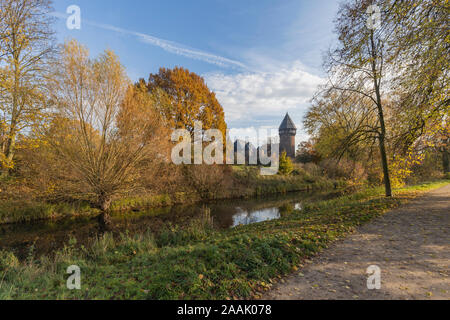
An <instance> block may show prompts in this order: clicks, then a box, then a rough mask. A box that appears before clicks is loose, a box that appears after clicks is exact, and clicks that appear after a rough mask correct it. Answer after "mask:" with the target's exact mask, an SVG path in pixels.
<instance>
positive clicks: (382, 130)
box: [370, 30, 392, 197]
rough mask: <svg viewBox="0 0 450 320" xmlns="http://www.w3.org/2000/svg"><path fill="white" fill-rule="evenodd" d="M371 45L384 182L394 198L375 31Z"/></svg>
mask: <svg viewBox="0 0 450 320" xmlns="http://www.w3.org/2000/svg"><path fill="white" fill-rule="evenodd" d="M370 43H371V47H372V48H371V49H372V75H373V83H374V89H375V94H376V102H377V109H378V120H379V121H380V133H379V136H378V142H379V144H380V156H381V163H382V165H383V180H384V188H385V193H386V197H392V190H391V179H390V177H389V164H388V161H387V155H386V145H385V142H386V141H385V139H386V125H385V123H384V112H383V103H382V101H381V92H380V86H381V82H379V81H380V80H381V70H380V71H378V70H377V65H376V63H377V58H380V59H382V55H381V54H380V56H378V55H377V54H376V46H375V42H374V39H373V30H372V32H371V36H370Z"/></svg>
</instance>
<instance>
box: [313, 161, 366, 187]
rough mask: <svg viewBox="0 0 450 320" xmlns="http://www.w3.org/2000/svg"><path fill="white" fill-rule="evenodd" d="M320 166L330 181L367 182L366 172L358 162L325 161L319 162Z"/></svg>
mask: <svg viewBox="0 0 450 320" xmlns="http://www.w3.org/2000/svg"><path fill="white" fill-rule="evenodd" d="M320 166H321V167H322V168H323V169H324V170H325V173H326V174H327V176H328V177H329V178H331V179H344V180H347V181H349V180H350V181H353V182H355V183H357V182H361V181H366V180H367V173H366V170H365V169H364V167H363V166H362V165H361V163H359V162H355V161H352V160H348V159H341V160H336V159H327V160H323V161H321V162H320Z"/></svg>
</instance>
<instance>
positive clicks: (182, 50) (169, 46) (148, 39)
mask: <svg viewBox="0 0 450 320" xmlns="http://www.w3.org/2000/svg"><path fill="white" fill-rule="evenodd" d="M52 15H53V16H54V17H56V18H59V19H66V18H67V17H68V16H69V15H68V14H65V13H61V12H53V13H52ZM82 23H83V24H86V25H90V26H93V27H96V28H100V29H104V30H108V31H113V32H116V33H120V34H124V35H131V36H134V37H137V38H138V40H139V41H140V42H142V43H146V44H150V45H153V46H156V47H160V48H161V49H163V50H165V51H167V52H170V53H173V54H176V55H179V56H184V57H187V58H191V59H195V60H201V61H204V62H206V63H210V64H214V65H217V66H220V67H231V68H234V69H240V70H246V69H247V67H246V66H245V65H244V64H243V63H241V62H239V61H236V60H232V59H228V58H225V57H221V56H219V55H215V54H212V53H208V52H205V51H202V50H199V49H194V48H190V47H188V46H185V45H182V44H180V43H176V42H174V41H169V40H164V39H160V38H157V37H155V36H151V35H148V34H145V33H140V32H136V31H131V30H126V29H123V28H119V27H115V26H112V25H109V24H102V23H96V22H93V21H89V20H87V19H83V20H82Z"/></svg>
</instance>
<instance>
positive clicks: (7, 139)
mask: <svg viewBox="0 0 450 320" xmlns="http://www.w3.org/2000/svg"><path fill="white" fill-rule="evenodd" d="M52 11H53V9H52V7H51V2H50V1H48V0H0V168H1V170H2V175H3V176H5V175H7V174H8V172H9V169H11V168H12V167H13V165H14V157H15V151H16V143H17V137H18V134H19V133H20V132H22V131H23V130H24V129H26V128H30V126H31V125H32V124H34V123H36V122H37V120H39V119H40V118H41V117H42V115H43V113H42V111H43V110H44V109H45V107H46V99H45V97H46V93H44V92H43V89H44V86H42V84H43V83H44V82H45V74H46V70H47V69H48V66H49V61H50V59H51V57H52V56H53V54H54V52H55V48H56V47H55V45H54V41H53V35H54V33H53V30H52V29H51V24H52V18H51V16H50V15H49V13H50V12H52Z"/></svg>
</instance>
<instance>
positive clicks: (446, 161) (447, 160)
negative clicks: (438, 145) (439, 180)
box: [442, 148, 450, 174]
mask: <svg viewBox="0 0 450 320" xmlns="http://www.w3.org/2000/svg"><path fill="white" fill-rule="evenodd" d="M442 167H443V169H444V174H447V173H449V172H450V156H449V152H448V150H447V149H446V148H444V151H443V152H442Z"/></svg>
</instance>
